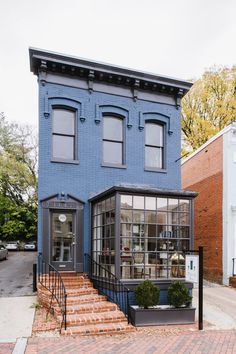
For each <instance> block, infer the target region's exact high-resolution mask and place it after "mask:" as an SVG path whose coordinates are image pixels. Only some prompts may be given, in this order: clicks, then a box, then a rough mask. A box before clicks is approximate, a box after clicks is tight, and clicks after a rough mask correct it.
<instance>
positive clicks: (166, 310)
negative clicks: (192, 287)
mask: <svg viewBox="0 0 236 354" xmlns="http://www.w3.org/2000/svg"><path fill="white" fill-rule="evenodd" d="M195 310H196V309H195V308H194V307H181V308H174V307H173V308H172V307H170V306H167V305H163V306H158V307H153V308H149V309H142V308H140V307H138V306H130V316H131V323H132V324H133V325H134V326H136V327H142V326H160V325H172V324H189V323H194V322H195Z"/></svg>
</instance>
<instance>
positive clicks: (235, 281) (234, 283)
mask: <svg viewBox="0 0 236 354" xmlns="http://www.w3.org/2000/svg"><path fill="white" fill-rule="evenodd" d="M229 285H230V286H232V288H236V275H234V276H233V277H229Z"/></svg>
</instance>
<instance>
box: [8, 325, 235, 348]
mask: <svg viewBox="0 0 236 354" xmlns="http://www.w3.org/2000/svg"><path fill="white" fill-rule="evenodd" d="M36 353H37V354H77V353H78V354H83V353H86V354H87V353H96V354H105V353H106V354H113V353H117V354H118V353H119V354H133V353H135V354H139V353H140V354H141V353H142V354H155V353H158V354H174V353H176V354H201V353H204V354H208V353H209V354H220V353H224V354H234V353H236V330H227V331H213V330H207V331H201V332H199V331H197V330H196V329H192V331H191V330H189V329H183V330H181V329H178V327H175V328H170V329H168V327H166V328H162V329H159V330H157V329H153V330H149V329H141V330H138V331H136V332H135V333H130V334H125V335H124V334H123V335H115V336H101V337H100V336H93V337H79V336H72V337H58V338H48V337H47V338H45V337H44V338H42V337H40V338H39V337H34V338H29V339H28V344H27V348H26V351H25V354H36ZM4 354H5V353H4Z"/></svg>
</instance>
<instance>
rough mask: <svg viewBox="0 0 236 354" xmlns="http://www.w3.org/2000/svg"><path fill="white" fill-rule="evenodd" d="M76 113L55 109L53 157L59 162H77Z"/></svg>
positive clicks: (64, 109) (65, 109)
mask: <svg viewBox="0 0 236 354" xmlns="http://www.w3.org/2000/svg"><path fill="white" fill-rule="evenodd" d="M75 131H76V129H75V111H73V110H70V109H67V108H54V109H53V128H52V156H53V158H54V159H59V160H75V159H76V156H75V145H76V141H75V135H76V134H75Z"/></svg>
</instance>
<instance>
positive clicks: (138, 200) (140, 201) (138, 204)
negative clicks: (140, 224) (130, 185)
mask: <svg viewBox="0 0 236 354" xmlns="http://www.w3.org/2000/svg"><path fill="white" fill-rule="evenodd" d="M133 203H134V204H133V208H134V209H144V197H138V196H134V197H133Z"/></svg>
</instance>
